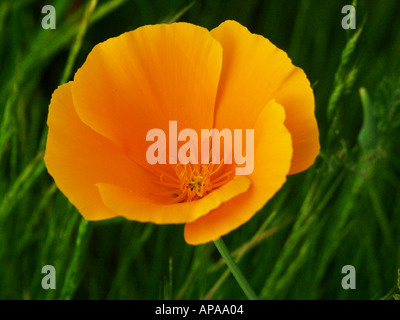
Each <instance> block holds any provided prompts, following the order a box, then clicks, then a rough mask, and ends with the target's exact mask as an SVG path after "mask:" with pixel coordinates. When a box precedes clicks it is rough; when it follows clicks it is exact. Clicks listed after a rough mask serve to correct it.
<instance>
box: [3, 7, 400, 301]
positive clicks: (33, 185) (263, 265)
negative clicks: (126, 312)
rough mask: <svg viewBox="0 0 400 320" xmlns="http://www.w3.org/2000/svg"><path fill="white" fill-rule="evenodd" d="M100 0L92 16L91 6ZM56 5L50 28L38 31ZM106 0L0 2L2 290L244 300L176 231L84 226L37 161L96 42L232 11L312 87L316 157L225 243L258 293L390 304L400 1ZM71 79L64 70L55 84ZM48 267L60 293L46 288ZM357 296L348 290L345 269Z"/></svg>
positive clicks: (398, 240)
mask: <svg viewBox="0 0 400 320" xmlns="http://www.w3.org/2000/svg"><path fill="white" fill-rule="evenodd" d="M94 2H97V5H96V7H95V8H94V11H93V12H91V11H90V10H89V9H88V7H89V6H90V5H93V4H94ZM46 4H52V5H54V7H55V8H56V12H57V28H56V29H55V30H44V29H42V27H41V19H42V18H43V14H42V13H41V8H42V7H43V6H44V5H46ZM346 4H350V1H338V0H329V1H317V0H301V1H293V0H279V1H278V0H269V1H267V0H266V1H262V0H247V1H239V0H227V1H215V0H207V1H201V0H197V1H195V2H193V3H192V2H191V1H185V0H171V1H161V0H151V1H147V0H130V1H128V0H110V1H105V0H99V1H79V0H74V1H64V0H55V1H34V0H17V1H13V0H3V1H1V2H0V39H1V41H0V299H70V298H74V299H105V298H108V299H158V298H162V299H202V298H213V299H219V298H224V299H241V298H244V294H243V292H241V290H240V288H239V286H238V285H237V283H236V282H235V280H234V279H233V277H232V276H230V275H229V273H228V272H227V271H226V266H225V265H224V263H223V262H222V261H221V258H220V256H219V255H218V252H217V251H216V249H215V247H214V246H213V244H212V243H211V244H206V245H201V246H197V247H193V246H189V245H187V244H186V243H185V242H184V239H183V226H181V225H166V226H155V225H153V224H141V223H138V222H134V221H126V220H124V219H113V220H108V221H102V222H96V223H94V222H89V223H87V222H86V221H84V220H83V219H82V218H81V216H80V215H79V213H78V212H77V210H76V209H75V208H74V207H73V206H72V205H71V204H69V202H68V200H67V199H66V198H65V197H64V196H63V195H62V194H61V193H60V192H59V191H58V190H57V188H56V186H55V185H54V183H53V181H52V179H51V177H50V176H49V175H48V174H47V172H46V169H45V166H44V163H43V151H44V142H45V137H46V133H47V131H46V119H47V108H48V104H49V101H50V98H51V94H52V92H53V91H54V90H55V89H56V87H57V86H58V85H59V84H60V83H61V82H63V81H65V80H66V79H71V78H72V76H73V73H74V72H75V71H76V70H77V68H79V66H80V65H82V63H83V62H84V60H85V58H86V56H87V54H88V53H89V52H90V50H91V49H92V47H93V46H94V45H95V44H97V43H99V42H101V41H104V40H106V39H107V38H109V37H113V36H117V35H119V34H121V33H123V32H126V31H129V30H133V29H135V28H137V27H139V26H141V25H145V24H155V23H159V22H171V21H174V20H179V21H187V22H191V23H194V24H197V25H201V26H204V27H206V28H209V29H211V28H214V27H216V26H218V25H219V24H220V23H221V22H222V21H224V20H227V19H233V20H237V21H238V22H240V23H241V24H243V25H245V26H247V27H248V28H249V29H250V30H251V31H252V32H254V33H258V34H262V35H264V36H265V37H267V38H269V39H270V40H271V41H272V42H273V43H274V44H276V45H277V46H278V47H279V48H281V49H283V50H285V51H287V52H288V54H289V57H290V58H291V59H292V60H293V63H294V64H295V65H297V66H299V67H301V68H303V69H304V70H305V72H306V74H307V76H308V77H309V79H310V82H311V83H312V84H313V87H314V92H315V100H316V116H317V118H318V124H319V128H320V134H321V137H320V140H321V146H322V150H321V154H320V156H319V157H318V159H317V161H316V163H315V165H314V166H313V167H312V168H311V169H309V170H308V171H306V172H304V173H301V174H297V175H294V176H290V177H289V179H288V182H287V183H286V184H285V186H284V187H283V188H282V189H281V190H280V191H279V192H278V194H277V195H276V196H275V197H274V198H273V199H272V200H271V201H270V202H269V203H267V204H266V206H265V207H264V208H263V210H261V211H260V212H259V213H258V214H257V215H256V216H255V217H254V218H253V219H252V220H251V221H250V222H248V223H247V224H245V225H243V226H242V227H240V228H239V229H237V230H235V231H234V232H232V233H230V234H229V235H227V236H226V237H224V239H225V241H226V243H227V245H228V247H229V248H230V249H231V252H232V253H233V256H234V257H235V258H236V259H237V260H238V261H240V262H239V266H240V267H241V268H242V271H243V273H244V274H245V275H246V276H247V277H248V280H249V282H250V283H251V285H252V286H253V288H254V290H255V291H256V293H257V294H259V296H260V297H261V298H264V299H381V298H385V299H395V298H398V296H399V295H398V294H399V287H398V268H399V267H400V250H399V249H400V248H399V244H400V232H399V231H400V197H399V194H400V154H399V150H400V148H399V142H398V141H399V140H398V137H399V136H400V115H399V109H400V65H399V61H400V60H399V59H398V52H400V33H399V32H398V30H400V20H399V19H398V17H397V15H398V12H400V3H399V1H397V0H385V1H372V0H359V1H357V29H355V30H350V29H349V30H343V29H342V27H341V20H342V18H343V16H344V15H343V14H342V13H341V8H342V7H343V6H344V5H346ZM63 78H64V79H63ZM47 264H50V265H54V266H55V268H56V270H57V289H56V290H43V289H42V287H41V279H42V277H43V276H44V275H43V274H42V273H41V269H42V267H43V266H44V265H47ZM349 264H350V265H353V266H355V268H356V270H357V289H356V290H344V289H342V287H341V280H342V277H343V276H344V275H343V274H342V273H341V270H342V267H343V266H344V265H349Z"/></svg>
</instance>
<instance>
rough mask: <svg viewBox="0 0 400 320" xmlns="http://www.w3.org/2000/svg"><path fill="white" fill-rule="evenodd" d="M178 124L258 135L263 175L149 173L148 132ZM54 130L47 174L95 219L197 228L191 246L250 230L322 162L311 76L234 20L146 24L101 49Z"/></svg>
mask: <svg viewBox="0 0 400 320" xmlns="http://www.w3.org/2000/svg"><path fill="white" fill-rule="evenodd" d="M171 120H174V121H177V125H178V131H179V130H180V129H183V128H192V129H194V130H195V131H196V132H197V133H199V132H200V130H201V129H212V128H217V129H219V130H222V129H224V128H228V129H230V130H232V131H233V130H234V129H243V130H245V129H254V171H253V172H252V173H251V174H250V175H247V176H245V175H243V176H238V175H235V171H234V169H235V164H224V163H223V162H222V163H221V164H220V165H216V164H209V165H205V164H203V165H202V164H199V165H192V164H188V165H182V164H154V165H151V164H149V163H148V162H147V161H146V150H147V148H148V147H149V145H150V144H151V143H149V142H148V141H146V133H147V132H148V131H149V130H150V129H152V128H160V129H162V130H164V131H165V132H168V123H169V121H171ZM48 126H49V133H48V138H47V146H46V155H45V162H46V166H47V169H48V171H49V173H50V174H51V175H52V177H53V178H54V180H55V182H56V184H57V186H58V187H59V188H60V190H61V191H62V192H63V193H64V194H65V195H66V196H67V197H68V199H69V200H70V201H71V203H72V204H74V205H75V206H76V207H77V208H78V210H79V211H80V212H81V214H82V215H83V217H84V218H86V219H88V220H101V219H108V218H113V217H116V216H123V217H126V218H127V219H131V220H137V221H141V222H153V223H157V224H171V223H185V224H186V225H185V232H184V234H185V239H186V241H187V242H188V243H190V244H200V243H205V242H209V241H212V240H216V239H218V238H219V237H220V236H222V235H224V234H226V233H228V232H230V231H232V230H233V229H235V228H237V227H239V226H240V225H242V224H243V223H245V222H246V221H248V220H249V219H250V218H251V217H252V216H253V215H254V214H255V213H256V212H257V211H258V210H260V209H261V208H262V207H263V206H264V204H265V203H266V202H267V201H268V200H269V199H270V198H271V197H272V196H273V195H274V194H275V193H276V192H277V191H278V190H279V188H281V186H282V185H283V184H284V182H285V181H286V176H287V175H288V174H293V173H297V172H300V171H303V170H305V169H307V168H308V167H309V166H311V165H312V164H313V162H314V160H315V158H316V156H317V155H318V153H319V140H318V127H317V123H316V119H315V116H314V96H313V91H312V89H311V87H310V83H309V81H308V80H307V77H306V75H305V74H304V72H303V71H302V70H301V69H299V68H297V67H295V66H293V64H292V63H291V60H290V59H289V58H288V57H287V55H286V53H285V52H283V51H282V50H280V49H278V48H276V47H275V46H274V45H273V44H271V42H269V41H268V40H267V39H265V38H264V37H262V36H259V35H255V34H252V33H250V32H249V31H248V30H247V29H246V28H245V27H243V26H241V25H240V24H239V23H237V22H234V21H226V22H224V23H222V24H221V25H220V26H218V27H217V28H215V29H213V30H212V31H208V30H206V29H204V28H202V27H198V26H195V25H192V24H188V23H174V24H170V25H167V24H160V25H151V26H144V27H141V28H138V29H136V30H134V31H131V32H127V33H124V34H122V35H120V36H118V37H116V38H112V39H109V40H107V41H105V42H103V43H101V44H98V45H97V46H95V47H94V48H93V50H92V52H91V53H90V54H89V55H88V57H87V60H86V62H85V63H84V64H83V66H82V67H81V68H80V69H79V70H78V71H77V73H76V74H75V77H74V80H73V81H71V82H69V83H67V84H64V85H62V86H60V87H59V88H58V89H57V90H56V91H55V92H54V94H53V96H52V100H51V103H50V107H49V116H48ZM167 158H168V156H167Z"/></svg>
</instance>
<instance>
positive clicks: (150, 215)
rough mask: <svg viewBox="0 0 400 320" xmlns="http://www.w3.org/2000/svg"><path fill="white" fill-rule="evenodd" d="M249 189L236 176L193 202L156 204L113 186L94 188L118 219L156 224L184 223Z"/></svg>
mask: <svg viewBox="0 0 400 320" xmlns="http://www.w3.org/2000/svg"><path fill="white" fill-rule="evenodd" d="M249 186H250V180H249V179H248V178H247V177H245V176H237V177H235V178H234V179H232V180H231V181H229V182H228V183H227V184H225V185H223V186H222V187H220V188H219V189H217V190H214V191H213V192H211V193H209V194H208V195H207V196H205V197H203V198H201V199H198V200H196V201H192V202H183V203H176V204H168V205H166V204H157V203H155V202H154V201H149V200H146V199H145V198H143V197H141V196H139V195H137V194H136V193H135V192H134V191H133V190H129V189H127V188H122V187H119V186H116V185H112V184H104V183H100V184H98V185H97V187H98V188H99V191H100V194H101V197H102V199H103V201H104V203H105V204H106V205H107V206H108V207H109V208H110V209H111V210H112V211H114V212H117V213H118V215H120V216H123V217H126V218H127V219H131V220H136V221H140V222H154V223H158V224H167V223H186V222H191V221H194V220H196V219H198V218H199V217H201V216H203V215H205V214H207V213H209V212H210V211H211V210H213V209H215V208H217V207H218V206H219V205H220V204H221V203H223V202H225V201H228V200H230V199H232V198H234V197H235V196H237V195H238V194H240V193H243V192H245V191H246V190H247V189H248V188H249Z"/></svg>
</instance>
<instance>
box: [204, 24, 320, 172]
mask: <svg viewBox="0 0 400 320" xmlns="http://www.w3.org/2000/svg"><path fill="white" fill-rule="evenodd" d="M211 34H212V36H213V37H214V38H215V39H216V40H218V41H219V42H220V44H221V45H222V48H223V65H222V72H221V78H220V85H219V89H218V96H217V105H216V116H215V124H216V127H217V128H235V129H236V128H243V129H244V128H253V126H254V123H255V121H256V119H257V118H258V115H259V114H260V112H261V110H262V109H263V107H264V106H265V105H266V104H267V103H268V101H269V100H271V99H275V100H276V101H277V102H278V103H280V104H281V105H282V106H283V107H284V108H285V113H286V122H285V125H286V126H287V128H288V129H289V131H290V133H291V135H292V141H293V159H292V165H291V169H290V174H293V173H297V172H300V171H303V170H305V169H307V168H308V167H309V166H311V165H312V164H313V162H314V160H315V158H316V156H317V155H318V152H319V140H318V136H319V135H318V127H317V122H316V119H315V116H314V95H313V92H312V89H311V87H310V83H309V81H308V79H307V77H306V75H305V74H304V72H303V71H302V70H301V69H299V68H297V67H295V66H294V65H293V64H292V62H291V60H290V59H289V58H288V56H287V54H286V53H285V52H284V51H282V50H280V49H278V48H277V47H276V46H275V45H273V44H272V43H271V42H270V41H269V40H268V39H266V38H264V37H262V36H260V35H256V34H252V33H250V32H249V30H247V28H245V27H243V26H242V25H240V24H239V23H237V22H235V21H225V22H223V23H222V24H221V25H220V26H218V27H217V28H215V29H213V30H212V31H211Z"/></svg>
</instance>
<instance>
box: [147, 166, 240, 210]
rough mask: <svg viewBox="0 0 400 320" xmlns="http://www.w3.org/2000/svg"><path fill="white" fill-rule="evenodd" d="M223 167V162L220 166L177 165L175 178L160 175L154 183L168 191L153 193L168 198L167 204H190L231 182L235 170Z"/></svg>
mask: <svg viewBox="0 0 400 320" xmlns="http://www.w3.org/2000/svg"><path fill="white" fill-rule="evenodd" d="M226 168H227V167H226V166H224V165H223V160H222V161H221V163H220V164H218V165H216V164H213V163H209V164H191V163H188V164H180V163H179V164H177V165H176V167H175V174H176V176H175V177H173V176H171V175H169V174H168V175H165V174H161V175H160V181H157V182H156V183H157V184H159V185H162V186H164V187H167V188H168V189H167V190H165V191H163V192H159V193H154V194H155V195H158V196H168V195H170V199H169V200H167V203H168V204H171V203H180V202H190V201H195V200H198V199H200V198H202V197H204V196H206V195H207V194H208V193H210V192H211V191H212V190H214V189H217V188H219V187H221V186H222V185H224V184H226V183H227V182H228V181H229V180H231V179H232V178H233V177H234V175H235V169H234V168H233V167H232V168H229V170H228V171H227V170H224V169H226Z"/></svg>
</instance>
